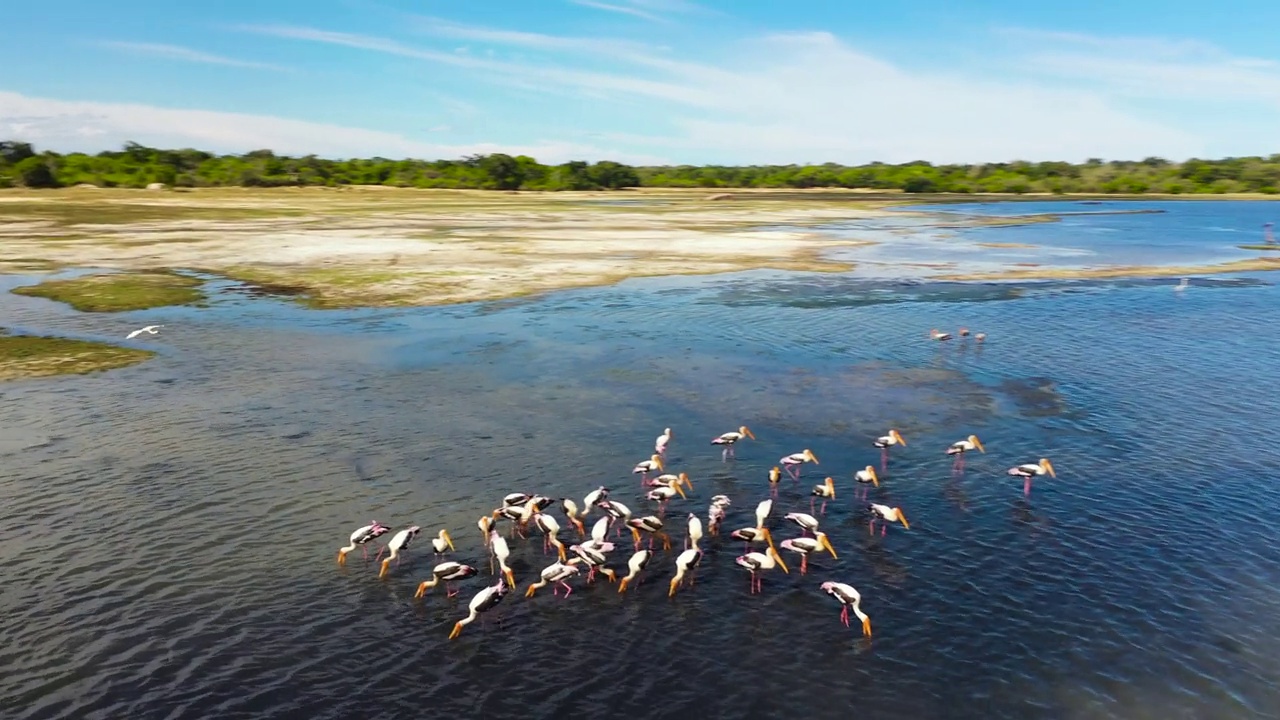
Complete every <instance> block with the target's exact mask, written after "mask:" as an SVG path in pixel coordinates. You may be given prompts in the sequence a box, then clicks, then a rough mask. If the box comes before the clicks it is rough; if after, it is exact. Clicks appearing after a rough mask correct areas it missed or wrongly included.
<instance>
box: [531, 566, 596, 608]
mask: <svg viewBox="0 0 1280 720" xmlns="http://www.w3.org/2000/svg"><path fill="white" fill-rule="evenodd" d="M581 562H582V560H581V559H580V558H573V559H572V560H569V561H568V562H565V561H564V560H563V559H561V560H557V561H556V562H553V563H551V564H550V565H548V566H546V567H545V568H543V569H542V572H541V573H539V575H538V580H537V582H532V583H529V587H528V589H526V590H525V591H524V596H525V597H527V598H531V597H533V596H534V594H535V593H537V592H538V589H539V588H544V587H546V586H547V585H551V586H552V587H551V594H552V595H559V590H560V588H559V587H556V584H559V585H561V586H563V587H564V599H565V600H568V599H569V593H571V592H573V588H572V587H570V586H569V583H568V582H566V581H567V580H568V579H569V578H571V577H573V576H575V575H577V574H578V571H579V568H578V564H579V563H581Z"/></svg>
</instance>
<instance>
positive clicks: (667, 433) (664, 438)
mask: <svg viewBox="0 0 1280 720" xmlns="http://www.w3.org/2000/svg"><path fill="white" fill-rule="evenodd" d="M674 437H675V435H674V434H673V433H672V432H671V428H667V429H665V430H663V431H662V434H661V435H659V436H658V438H657V439H656V440H654V441H653V451H654V452H655V453H657V454H659V455H661V456H662V457H666V456H667V445H669V444H670V443H671V440H672V438H674Z"/></svg>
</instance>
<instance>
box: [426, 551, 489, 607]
mask: <svg viewBox="0 0 1280 720" xmlns="http://www.w3.org/2000/svg"><path fill="white" fill-rule="evenodd" d="M479 572H480V571H479V570H476V569H475V568H473V567H471V566H470V565H463V564H462V563H460V562H453V561H452V560H450V561H448V562H442V563H440V564H439V565H437V566H435V567H434V568H433V569H432V570H431V579H430V580H423V581H422V582H421V583H420V584H419V585H418V592H416V593H414V595H413V596H414V597H415V598H420V597H422V596H423V595H426V594H427V590H429V589H430V588H433V587H435V586H436V585H438V584H440V583H442V582H443V583H444V590H445V597H453V596H454V595H457V594H458V591H457V590H454V589H453V588H450V587H449V583H451V582H453V581H454V580H465V579H466V578H469V577H473V576H475V575H476V574H478V573H479Z"/></svg>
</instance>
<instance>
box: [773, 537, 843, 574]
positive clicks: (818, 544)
mask: <svg viewBox="0 0 1280 720" xmlns="http://www.w3.org/2000/svg"><path fill="white" fill-rule="evenodd" d="M780 547H782V549H783V550H790V551H791V552H793V553H796V554H798V555H799V556H800V574H801V575H804V574H805V573H807V572H808V571H809V553H813V552H822V551H823V550H826V551H827V552H829V553H831V557H833V558H834V557H836V549H835V548H833V547H831V541H830V540H829V539H827V534H826V533H824V532H822V531H821V530H816V531H814V533H813V537H811V538H808V537H798V538H791V539H789V540H783V541H782V543H781V545H780Z"/></svg>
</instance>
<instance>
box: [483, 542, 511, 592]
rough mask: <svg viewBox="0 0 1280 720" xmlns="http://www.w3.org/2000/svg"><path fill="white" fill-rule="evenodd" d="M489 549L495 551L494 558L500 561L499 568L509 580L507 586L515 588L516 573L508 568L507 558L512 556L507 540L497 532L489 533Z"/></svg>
mask: <svg viewBox="0 0 1280 720" xmlns="http://www.w3.org/2000/svg"><path fill="white" fill-rule="evenodd" d="M489 549H490V550H492V551H493V557H495V558H497V560H498V567H499V568H500V569H501V570H502V575H503V576H504V577H506V579H507V586H508V587H515V586H516V576H515V573H513V572H512V571H511V568H510V567H508V566H507V558H508V557H510V556H511V549H510V548H508V547H507V540H506V538H504V537H502V536H501V535H499V534H498V531H497V530H490V531H489ZM491 566H492V565H491Z"/></svg>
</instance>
